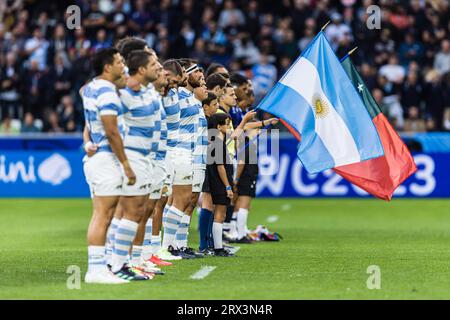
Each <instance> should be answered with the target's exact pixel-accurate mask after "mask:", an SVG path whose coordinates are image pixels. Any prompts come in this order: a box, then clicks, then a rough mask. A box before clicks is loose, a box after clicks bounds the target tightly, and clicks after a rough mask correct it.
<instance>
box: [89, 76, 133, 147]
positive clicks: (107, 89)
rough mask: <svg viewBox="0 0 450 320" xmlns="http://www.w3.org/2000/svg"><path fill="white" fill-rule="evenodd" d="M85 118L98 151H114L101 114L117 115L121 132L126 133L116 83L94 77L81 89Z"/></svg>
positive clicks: (122, 134)
mask: <svg viewBox="0 0 450 320" xmlns="http://www.w3.org/2000/svg"><path fill="white" fill-rule="evenodd" d="M81 97H82V99H83V109H84V118H85V121H86V125H87V127H88V129H89V134H90V138H91V141H92V142H93V143H95V144H96V145H97V146H98V150H97V151H98V152H102V151H105V152H112V150H111V146H110V145H109V141H108V138H107V137H106V134H105V129H104V127H103V123H102V120H101V116H110V115H112V116H117V124H118V129H119V133H120V135H121V136H122V138H123V137H124V135H125V126H124V120H123V109H122V102H121V101H120V98H119V95H118V92H117V89H116V86H115V85H114V83H112V82H109V81H107V80H103V79H97V78H95V79H92V80H91V81H90V82H89V83H88V84H86V85H85V86H84V87H83V89H82V90H81Z"/></svg>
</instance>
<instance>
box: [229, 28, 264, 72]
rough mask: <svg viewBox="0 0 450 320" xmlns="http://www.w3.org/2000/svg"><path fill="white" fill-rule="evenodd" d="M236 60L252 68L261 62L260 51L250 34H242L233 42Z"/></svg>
mask: <svg viewBox="0 0 450 320" xmlns="http://www.w3.org/2000/svg"><path fill="white" fill-rule="evenodd" d="M233 45H234V58H236V59H240V60H241V61H242V62H243V63H244V64H245V65H246V66H251V65H253V64H255V63H258V61H259V50H258V48H257V47H256V46H255V44H254V43H253V41H252V40H251V38H250V35H249V34H248V33H242V34H241V35H240V37H238V39H236V40H235V41H234V42H233Z"/></svg>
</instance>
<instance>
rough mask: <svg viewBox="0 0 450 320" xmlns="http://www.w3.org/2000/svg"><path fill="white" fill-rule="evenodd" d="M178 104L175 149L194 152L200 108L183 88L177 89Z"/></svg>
mask: <svg viewBox="0 0 450 320" xmlns="http://www.w3.org/2000/svg"><path fill="white" fill-rule="evenodd" d="M178 98H179V103H180V134H179V139H178V144H177V148H180V149H184V150H188V151H191V152H192V153H193V152H194V149H195V143H196V142H197V141H196V139H197V128H198V114H199V110H200V108H201V107H202V105H201V103H200V102H199V101H198V100H197V99H195V97H194V94H193V93H192V92H190V91H189V90H188V89H186V88H184V87H180V88H178Z"/></svg>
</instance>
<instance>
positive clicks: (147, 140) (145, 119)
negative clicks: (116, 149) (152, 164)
mask: <svg viewBox="0 0 450 320" xmlns="http://www.w3.org/2000/svg"><path fill="white" fill-rule="evenodd" d="M120 98H121V100H122V104H123V108H124V120H125V125H126V126H127V134H126V136H125V139H124V146H125V148H127V149H130V150H134V151H138V152H140V153H141V154H143V155H148V154H149V153H150V149H151V145H152V142H153V139H154V138H153V133H154V128H155V105H154V97H153V96H152V95H151V93H150V92H149V91H148V90H147V88H146V87H143V86H142V87H141V89H140V90H139V91H134V90H132V89H131V88H129V87H125V88H124V89H121V90H120Z"/></svg>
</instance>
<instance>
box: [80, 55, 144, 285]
mask: <svg viewBox="0 0 450 320" xmlns="http://www.w3.org/2000/svg"><path fill="white" fill-rule="evenodd" d="M92 66H93V69H94V72H95V75H96V77H95V78H94V79H93V80H91V81H90V82H89V83H88V84H87V85H85V86H84V87H83V88H82V92H81V96H82V99H83V109H84V115H85V119H86V128H87V132H88V133H89V136H90V139H89V140H90V141H91V142H92V143H93V144H95V145H96V146H97V149H96V152H95V153H94V154H93V155H92V156H91V157H89V158H88V159H87V160H86V161H85V163H84V171H85V174H86V180H87V182H88V184H89V186H90V188H91V191H92V194H93V205H94V210H93V216H92V219H91V222H90V224H89V228H88V234H87V240H88V270H87V273H86V275H85V282H87V283H105V284H122V283H127V282H129V281H128V280H126V279H121V278H120V277H118V276H117V275H115V274H113V273H111V272H110V271H109V270H108V267H107V265H106V260H105V242H106V234H107V229H108V227H109V225H110V223H111V219H112V215H111V212H113V211H114V209H115V207H116V205H117V202H118V200H119V197H120V195H121V194H122V188H123V187H124V186H125V185H126V186H133V185H134V184H135V183H136V175H135V173H134V171H133V169H132V167H131V165H130V162H129V160H128V158H127V155H126V153H125V150H124V144H123V140H122V137H123V135H124V130H125V127H124V123H123V115H122V113H123V111H122V106H121V101H120V98H119V96H118V94H117V88H116V85H115V82H116V81H117V80H119V79H120V78H122V77H123V75H124V67H125V66H124V63H123V58H122V56H121V55H120V53H119V52H118V51H117V50H116V49H114V48H108V49H103V50H99V51H98V52H96V53H95V54H94V56H93V59H92Z"/></svg>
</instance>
